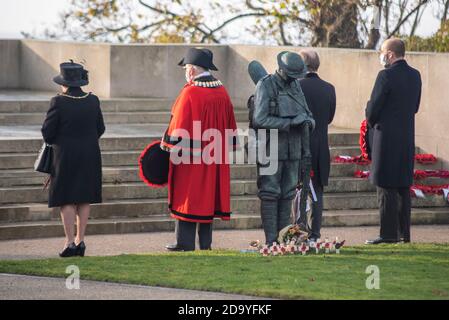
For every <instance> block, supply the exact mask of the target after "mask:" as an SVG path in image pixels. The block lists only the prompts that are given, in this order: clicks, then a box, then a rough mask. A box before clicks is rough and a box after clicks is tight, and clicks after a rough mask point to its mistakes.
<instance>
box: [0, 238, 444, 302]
mask: <svg viewBox="0 0 449 320" xmlns="http://www.w3.org/2000/svg"><path fill="white" fill-rule="evenodd" d="M68 265H77V266H78V267H79V268H80V274H81V279H89V280H100V281H109V282H122V283H131V284H142V285H151V286H163V287H175V288H186V289H198V290H210V291H220V292H228V293H239V294H248V295H256V296H265V297H274V298H286V299H449V244H419V245H418V244H410V245H405V244H400V245H378V246H363V247H362V246H360V247H344V248H343V249H342V251H341V254H340V255H336V254H331V255H324V254H320V255H314V254H310V255H307V256H297V255H295V256H278V257H262V256H261V255H258V254H251V253H249V254H248V253H239V252H236V251H221V250H218V251H217V250H216V251H211V252H199V251H198V252H191V253H169V254H145V255H120V256H112V257H111V256H109V257H84V258H67V259H45V260H25V261H5V260H3V261H0V272H2V273H19V274H28V275H41V276H52V277H66V276H67V274H66V273H65V270H66V267H67V266H68ZM370 265H376V266H378V267H379V270H380V289H377V290H376V289H371V290H368V289H367V288H366V286H365V283H366V279H367V277H368V276H369V274H367V273H365V271H366V268H367V267H368V266H370ZM81 285H82V283H81Z"/></svg>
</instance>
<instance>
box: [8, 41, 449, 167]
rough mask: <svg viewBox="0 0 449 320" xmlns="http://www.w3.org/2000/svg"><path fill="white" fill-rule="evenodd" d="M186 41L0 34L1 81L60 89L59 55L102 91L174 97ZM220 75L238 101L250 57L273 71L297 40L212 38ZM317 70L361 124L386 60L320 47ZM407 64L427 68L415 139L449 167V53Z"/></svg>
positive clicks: (416, 57) (348, 123)
mask: <svg viewBox="0 0 449 320" xmlns="http://www.w3.org/2000/svg"><path fill="white" fill-rule="evenodd" d="M188 47H189V46H187V45H175V44H173V45H140V44H137V45H117V44H113V45H111V44H103V43H100V44H98V43H79V42H60V41H40V40H21V41H20V40H0V89H1V88H22V89H30V90H45V91H55V90H58V88H57V86H56V85H55V84H54V83H53V82H52V81H51V78H52V77H53V76H54V75H55V74H57V73H58V69H59V63H60V62H61V61H67V60H68V59H70V58H72V59H74V60H76V61H80V60H83V59H84V60H85V61H86V68H87V69H89V71H90V73H89V75H90V85H89V86H88V87H87V90H90V91H93V92H95V93H97V94H98V95H100V96H102V97H161V98H171V99H172V98H174V97H176V95H177V94H178V92H179V90H180V89H181V88H182V85H183V83H184V81H185V80H184V72H183V71H182V69H180V68H179V67H178V66H177V63H178V61H179V60H180V59H181V58H182V56H183V55H184V52H185V51H186V49H187V48H188ZM206 47H208V48H209V49H211V50H212V51H213V53H214V58H215V59H214V60H215V64H216V65H217V67H218V69H219V70H220V71H219V72H217V73H216V75H217V77H218V78H219V79H221V80H222V81H223V82H224V84H225V85H226V87H227V88H228V90H229V93H230V95H231V97H232V99H233V102H234V104H236V105H243V104H245V103H246V100H247V98H248V96H249V95H250V94H252V92H253V91H254V84H253V83H252V82H251V80H250V78H249V76H248V73H247V65H248V63H249V61H251V60H254V59H256V60H259V61H260V62H261V63H262V64H263V65H264V66H265V67H266V69H267V70H268V71H269V72H273V71H274V70H275V68H276V55H277V53H279V52H280V51H282V50H292V51H299V50H301V49H302V48H298V47H278V46H247V45H231V46H225V45H209V46H206ZM317 50H318V52H319V54H320V57H321V67H320V70H319V73H320V75H321V77H322V78H323V79H325V80H327V81H329V82H331V83H332V84H333V85H334V86H335V88H336V91H337V113H336V116H335V120H334V125H336V126H339V127H345V128H358V127H359V124H360V122H361V120H362V119H363V118H364V109H365V106H366V102H367V100H368V99H369V95H370V92H371V90H372V87H373V83H374V80H375V78H376V75H377V73H378V71H379V70H380V69H381V66H380V64H379V61H378V53H377V52H375V51H370V50H354V49H333V48H319V49H317ZM407 60H408V61H409V64H410V65H412V66H413V67H415V68H417V69H418V70H419V71H420V72H421V75H422V80H423V92H422V100H421V108H420V112H419V114H418V115H417V122H416V142H417V145H418V146H419V147H421V148H422V150H423V151H424V152H429V153H433V154H435V155H436V156H438V157H441V158H442V159H445V167H449V138H448V136H447V134H446V132H447V127H448V123H449V90H448V88H449V54H436V53H408V54H407Z"/></svg>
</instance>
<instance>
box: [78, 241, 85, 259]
mask: <svg viewBox="0 0 449 320" xmlns="http://www.w3.org/2000/svg"><path fill="white" fill-rule="evenodd" d="M85 252H86V244H85V243H84V241H81V242H80V243H78V245H77V246H76V255H77V256H80V257H84V253H85Z"/></svg>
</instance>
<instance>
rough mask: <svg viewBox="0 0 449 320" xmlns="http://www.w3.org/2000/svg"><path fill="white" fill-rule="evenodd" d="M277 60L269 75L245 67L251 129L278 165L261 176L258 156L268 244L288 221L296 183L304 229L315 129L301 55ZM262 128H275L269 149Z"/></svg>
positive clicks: (253, 65)
mask: <svg viewBox="0 0 449 320" xmlns="http://www.w3.org/2000/svg"><path fill="white" fill-rule="evenodd" d="M277 62H278V70H277V71H276V72H275V73H274V74H269V75H268V74H266V71H265V69H263V67H262V66H261V65H260V63H258V62H257V61H253V62H251V63H250V65H249V66H248V71H249V73H250V76H251V78H252V80H253V81H254V83H256V91H255V95H254V110H253V111H252V110H250V114H251V119H250V120H251V121H250V127H252V128H254V129H256V130H257V134H256V136H257V140H258V141H257V142H258V146H259V148H265V149H266V152H267V153H270V156H269V157H268V159H269V161H277V170H276V172H275V173H273V174H264V173H263V171H264V170H263V169H264V168H266V167H267V166H269V165H270V163H267V161H266V159H263V158H264V157H261V156H260V153H259V152H258V153H257V154H258V156H257V176H258V177H257V187H258V197H259V199H260V200H261V217H262V224H263V228H264V232H265V237H266V243H267V244H270V245H271V244H272V243H273V242H277V238H278V233H279V231H280V230H282V229H283V228H284V227H286V226H287V225H289V224H290V222H291V220H290V216H291V205H292V200H293V198H294V197H295V194H296V188H297V187H298V185H300V184H301V185H302V193H301V203H300V212H301V215H300V221H299V225H300V227H301V229H303V231H309V230H308V228H307V223H306V215H305V211H306V200H307V195H308V193H309V191H310V189H309V182H310V169H311V164H312V156H311V153H310V132H311V130H313V128H314V126H315V121H314V119H313V116H312V113H311V112H310V110H309V108H308V106H307V102H306V100H305V97H304V94H303V92H302V90H301V86H300V84H299V81H298V79H300V78H302V77H304V75H305V74H306V71H307V70H306V66H305V65H304V62H303V60H302V58H301V56H300V55H298V54H296V53H294V52H288V51H283V52H281V53H279V54H278V56H277ZM264 74H265V75H264ZM267 129H275V130H277V133H278V140H277V141H278V144H277V146H276V145H271V144H273V143H272V141H270V139H269V138H268V137H269V133H268V132H267V131H268V130H267ZM262 131H265V132H264V134H261V133H262ZM263 137H267V138H266V139H263Z"/></svg>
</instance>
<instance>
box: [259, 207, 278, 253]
mask: <svg viewBox="0 0 449 320" xmlns="http://www.w3.org/2000/svg"><path fill="white" fill-rule="evenodd" d="M260 215H261V218H262V225H263V230H264V232H265V243H266V244H267V245H270V246H271V245H272V244H273V242H277V238H278V222H277V215H278V201H277V200H261V203H260Z"/></svg>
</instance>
